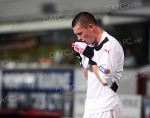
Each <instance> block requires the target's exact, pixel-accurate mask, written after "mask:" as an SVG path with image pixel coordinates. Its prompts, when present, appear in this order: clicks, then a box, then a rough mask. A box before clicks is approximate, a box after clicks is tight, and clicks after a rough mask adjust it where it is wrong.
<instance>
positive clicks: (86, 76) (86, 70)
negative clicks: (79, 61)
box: [83, 68, 88, 80]
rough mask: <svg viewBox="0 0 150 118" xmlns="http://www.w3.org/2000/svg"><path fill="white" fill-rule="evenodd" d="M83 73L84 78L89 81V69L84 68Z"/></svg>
mask: <svg viewBox="0 0 150 118" xmlns="http://www.w3.org/2000/svg"><path fill="white" fill-rule="evenodd" d="M83 72H84V76H85V78H86V80H88V69H86V68H83Z"/></svg>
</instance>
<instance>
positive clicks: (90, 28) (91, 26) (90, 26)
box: [88, 24, 94, 32]
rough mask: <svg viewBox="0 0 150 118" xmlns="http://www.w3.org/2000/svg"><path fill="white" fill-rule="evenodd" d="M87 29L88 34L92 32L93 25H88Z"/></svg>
mask: <svg viewBox="0 0 150 118" xmlns="http://www.w3.org/2000/svg"><path fill="white" fill-rule="evenodd" d="M88 28H89V30H90V32H93V28H94V26H93V24H89V25H88Z"/></svg>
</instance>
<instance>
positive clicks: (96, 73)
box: [91, 65, 107, 86]
mask: <svg viewBox="0 0 150 118" xmlns="http://www.w3.org/2000/svg"><path fill="white" fill-rule="evenodd" d="M91 67H92V69H93V72H94V74H95V75H96V77H97V79H98V80H99V82H100V83H101V84H102V85H104V86H106V85H107V84H106V83H104V82H103V81H102V79H101V78H100V76H99V73H98V66H97V65H91Z"/></svg>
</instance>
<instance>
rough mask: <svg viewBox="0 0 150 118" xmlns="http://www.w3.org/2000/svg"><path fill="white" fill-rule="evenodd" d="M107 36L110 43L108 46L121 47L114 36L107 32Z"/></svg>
mask: <svg viewBox="0 0 150 118" xmlns="http://www.w3.org/2000/svg"><path fill="white" fill-rule="evenodd" d="M105 36H106V37H107V38H108V40H109V42H108V44H107V45H109V46H111V47H120V46H121V44H120V43H119V41H118V40H117V39H116V38H115V37H113V36H112V35H110V34H109V33H107V32H105Z"/></svg>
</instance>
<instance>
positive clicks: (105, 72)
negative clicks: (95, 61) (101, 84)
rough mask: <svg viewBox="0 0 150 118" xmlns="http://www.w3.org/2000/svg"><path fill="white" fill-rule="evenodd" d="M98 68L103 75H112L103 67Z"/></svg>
mask: <svg viewBox="0 0 150 118" xmlns="http://www.w3.org/2000/svg"><path fill="white" fill-rule="evenodd" d="M98 68H99V70H100V71H101V72H102V73H104V74H109V73H110V70H109V69H106V68H104V67H103V65H100V66H99V67H98Z"/></svg>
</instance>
